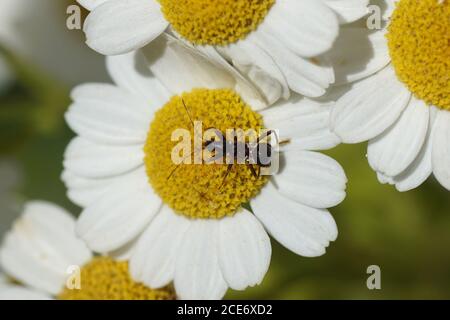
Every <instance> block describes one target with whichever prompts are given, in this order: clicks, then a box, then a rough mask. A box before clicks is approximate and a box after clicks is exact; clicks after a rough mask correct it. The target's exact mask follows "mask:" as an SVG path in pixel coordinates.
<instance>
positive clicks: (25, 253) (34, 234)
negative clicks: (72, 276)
mask: <svg viewBox="0 0 450 320" xmlns="http://www.w3.org/2000/svg"><path fill="white" fill-rule="evenodd" d="M74 229H75V221H74V218H73V217H72V216H71V215H70V214H69V213H67V212H66V211H65V210H64V209H62V208H59V207H57V206H55V205H53V204H50V203H47V202H41V201H35V202H30V203H28V204H27V205H26V207H25V211H24V214H23V216H22V217H21V218H20V219H18V220H17V221H16V223H15V224H14V227H13V229H12V230H11V231H10V232H8V234H7V235H6V237H5V241H4V244H3V246H2V247H1V249H0V261H1V265H2V268H3V269H4V270H5V271H6V272H7V273H8V274H9V275H10V276H12V277H13V278H15V279H17V280H19V281H21V282H22V283H24V284H26V285H29V286H30V287H33V288H36V289H38V290H42V291H44V292H47V293H49V294H57V293H59V292H60V291H61V289H62V287H63V285H64V284H65V280H66V277H67V274H66V272H67V270H68V267H70V266H72V265H76V266H82V265H84V264H85V263H87V262H88V261H89V260H90V259H91V257H92V255H91V252H90V251H89V250H88V248H87V247H86V245H85V244H84V243H83V242H82V241H80V240H79V239H77V238H76V236H75V231H74Z"/></svg>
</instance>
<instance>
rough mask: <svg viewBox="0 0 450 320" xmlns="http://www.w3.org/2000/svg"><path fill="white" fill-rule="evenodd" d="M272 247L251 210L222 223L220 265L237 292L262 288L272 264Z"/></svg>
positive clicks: (220, 229)
mask: <svg viewBox="0 0 450 320" xmlns="http://www.w3.org/2000/svg"><path fill="white" fill-rule="evenodd" d="M271 254H272V247H271V245H270V239H269V236H268V235H267V233H266V231H265V230H264V228H263V226H262V225H261V223H260V222H259V221H258V219H256V218H255V216H254V215H253V214H252V213H250V212H249V211H247V210H242V212H238V213H236V214H235V215H234V216H232V217H227V218H224V219H222V220H221V221H220V223H219V263H220V268H221V270H222V273H223V277H224V278H225V281H226V282H227V283H228V285H229V286H230V288H232V289H234V290H244V289H245V288H247V287H249V286H250V287H252V286H255V285H258V284H260V283H261V281H262V280H263V278H264V276H265V274H266V272H267V270H268V269H269V265H270V257H271Z"/></svg>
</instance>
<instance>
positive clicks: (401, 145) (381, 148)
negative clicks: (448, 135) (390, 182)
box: [368, 97, 430, 177]
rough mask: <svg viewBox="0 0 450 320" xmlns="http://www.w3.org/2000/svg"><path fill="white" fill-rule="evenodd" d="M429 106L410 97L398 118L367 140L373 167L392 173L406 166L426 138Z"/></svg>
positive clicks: (414, 156)
mask: <svg viewBox="0 0 450 320" xmlns="http://www.w3.org/2000/svg"><path fill="white" fill-rule="evenodd" d="M429 110H430V108H429V107H428V106H427V105H426V104H425V103H424V102H423V101H421V100H418V99H416V98H415V97H412V98H411V101H410V103H409V105H408V106H407V107H406V109H405V110H404V111H403V113H402V115H401V116H400V118H399V119H398V120H397V122H396V123H395V124H394V125H393V126H391V127H390V128H389V129H388V130H386V131H385V132H384V133H383V134H381V135H380V136H378V137H376V138H375V139H372V140H370V142H369V147H368V158H369V163H370V166H371V167H372V169H373V170H375V171H378V172H381V173H383V174H385V175H388V176H391V177H394V176H396V175H399V174H400V173H401V172H403V171H404V170H406V168H407V167H408V166H409V165H410V164H411V163H412V162H413V161H414V159H415V158H416V157H417V156H418V154H419V152H420V150H421V149H422V146H423V144H424V142H425V138H426V135H427V131H428V123H429V119H430V112H429Z"/></svg>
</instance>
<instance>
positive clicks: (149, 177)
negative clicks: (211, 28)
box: [63, 37, 347, 299]
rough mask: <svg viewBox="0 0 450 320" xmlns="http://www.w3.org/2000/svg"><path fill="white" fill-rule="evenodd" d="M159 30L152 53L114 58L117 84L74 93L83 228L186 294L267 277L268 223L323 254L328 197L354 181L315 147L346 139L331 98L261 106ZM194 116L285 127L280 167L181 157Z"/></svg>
mask: <svg viewBox="0 0 450 320" xmlns="http://www.w3.org/2000/svg"><path fill="white" fill-rule="evenodd" d="M160 40H164V42H162V41H161V42H159V43H152V44H151V45H150V47H149V48H148V49H149V50H148V52H147V51H146V53H147V55H146V56H145V55H144V54H143V53H142V52H141V51H137V52H134V53H128V54H125V55H121V56H114V57H108V59H107V62H108V63H107V65H108V69H109V72H110V74H111V76H112V78H113V80H114V82H115V85H109V84H86V85H83V86H79V87H77V88H76V89H75V90H74V91H73V93H72V98H73V100H74V103H73V104H72V105H71V106H70V108H69V110H68V112H67V114H66V119H67V122H68V124H69V126H70V127H71V128H72V129H73V130H74V131H75V132H76V133H77V134H78V137H76V138H75V139H74V140H73V141H72V142H71V143H70V145H69V146H68V149H67V151H66V154H65V160H64V167H65V172H64V173H63V180H64V181H65V183H66V185H67V187H68V195H69V197H70V199H72V200H73V201H74V202H75V203H77V204H78V205H80V206H82V207H84V210H83V212H82V214H81V216H80V218H79V220H78V223H77V234H78V235H79V236H80V237H81V238H82V239H83V240H85V241H86V243H87V244H88V246H89V247H90V248H91V249H93V250H94V251H98V252H103V253H107V252H112V251H116V250H118V249H119V250H122V251H124V252H126V254H128V255H130V257H131V258H130V270H131V274H132V276H133V277H134V279H136V280H137V281H142V282H143V283H145V284H146V285H148V286H150V287H152V288H159V287H163V286H166V285H167V284H169V283H170V282H172V281H173V282H174V285H175V289H176V291H177V295H178V296H179V297H180V298H183V299H186V298H189V299H218V298H221V297H222V296H223V295H224V294H225V292H226V290H227V288H228V287H230V288H232V289H236V290H243V289H245V288H246V287H248V286H254V285H257V284H259V283H260V282H261V281H262V279H263V277H264V275H265V273H266V272H267V270H268V268H269V263H270V257H271V244H270V240H269V237H268V233H269V234H271V235H272V236H273V237H274V238H275V239H277V240H278V241H279V242H280V243H281V244H283V245H284V246H285V247H286V248H288V249H290V250H291V251H293V252H295V253H297V254H299V255H302V256H307V257H315V256H320V255H322V254H324V253H325V248H326V247H327V246H328V245H329V242H330V241H334V240H335V239H336V237H337V227H336V224H335V221H334V220H333V217H332V216H331V215H330V213H329V212H328V210H327V208H329V207H332V206H335V205H337V204H339V203H340V202H341V201H342V200H343V199H344V197H345V187H346V182H347V180H346V176H345V173H344V171H343V169H342V167H341V166H340V165H339V164H338V163H337V162H336V161H334V160H333V159H331V158H329V157H328V156H325V155H323V154H320V153H317V152H315V151H314V150H321V149H328V148H331V147H333V146H335V145H336V144H338V143H339V139H337V137H336V136H335V135H334V134H332V133H331V132H330V131H329V129H328V127H327V124H328V118H329V113H330V108H331V106H330V105H328V106H321V105H319V104H318V103H316V102H312V101H309V100H307V99H302V100H298V101H296V100H290V101H289V102H285V103H283V104H281V105H282V107H281V106H280V107H274V108H271V109H269V110H264V111H261V112H260V113H258V112H257V111H256V110H255V109H254V108H252V107H251V106H252V104H251V102H249V100H248V99H246V98H245V97H244V96H248V97H252V95H251V94H249V93H248V92H246V91H245V90H244V91H242V83H241V82H240V81H236V80H235V78H234V77H232V76H230V74H229V73H228V72H227V71H226V70H224V69H222V68H221V66H218V65H216V64H211V62H210V61H209V60H207V59H206V57H204V56H200V55H199V54H198V52H195V51H193V50H191V49H190V48H188V47H185V46H184V45H182V44H181V43H180V42H179V41H175V40H173V39H169V40H167V39H166V38H165V37H160ZM239 92H244V93H241V94H239ZM256 101H257V100H253V102H256ZM191 120H193V121H202V122H203V123H204V124H205V125H204V126H205V128H206V127H213V128H217V129H219V130H220V131H222V132H223V130H225V128H231V129H232V128H241V129H255V130H259V129H261V128H262V127H266V128H269V129H272V128H274V129H280V134H279V139H280V140H281V141H284V142H286V144H285V145H284V146H283V150H282V152H281V154H280V162H281V170H280V172H279V173H278V174H277V175H276V176H275V177H272V178H271V179H269V178H268V177H267V176H256V175H254V174H252V170H251V169H250V168H249V167H248V166H246V165H237V164H236V165H233V166H232V167H231V171H229V172H228V173H227V171H228V169H229V167H228V166H227V165H225V164H224V165H219V164H199V165H188V164H186V165H181V166H178V167H175V165H174V164H173V162H172V161H171V150H172V148H173V147H174V145H175V143H174V142H172V141H171V135H172V132H173V131H174V130H175V129H178V128H184V129H186V130H189V132H191V131H193V130H192V127H191V125H192V122H193V121H192V122H191ZM174 169H176V171H175V170H174ZM254 169H255V168H254ZM256 170H257V169H255V171H256ZM244 203H250V206H251V209H252V210H253V213H252V212H250V211H249V210H248V209H249V208H248V207H247V208H244V207H242V205H243V204H244ZM124 246H126V248H125V249H123V247H124Z"/></svg>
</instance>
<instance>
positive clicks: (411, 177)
mask: <svg viewBox="0 0 450 320" xmlns="http://www.w3.org/2000/svg"><path fill="white" fill-rule="evenodd" d="M437 113H438V111H437V108H436V107H432V108H431V109H430V121H429V124H428V132H427V137H426V138H425V143H424V145H423V146H422V150H420V153H419V155H418V156H417V158H416V159H415V160H414V161H413V163H411V165H410V166H409V167H408V168H407V169H406V170H405V171H404V172H402V173H401V174H400V175H398V176H396V177H395V179H394V182H393V183H392V184H395V186H396V188H397V190H398V191H400V192H405V191H409V190H412V189H414V188H417V187H418V186H420V185H421V184H422V183H423V182H424V181H425V180H426V179H428V177H429V176H430V175H431V173H432V172H433V166H432V164H431V150H432V145H433V143H432V136H433V129H434V123H435V120H436V115H437Z"/></svg>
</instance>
